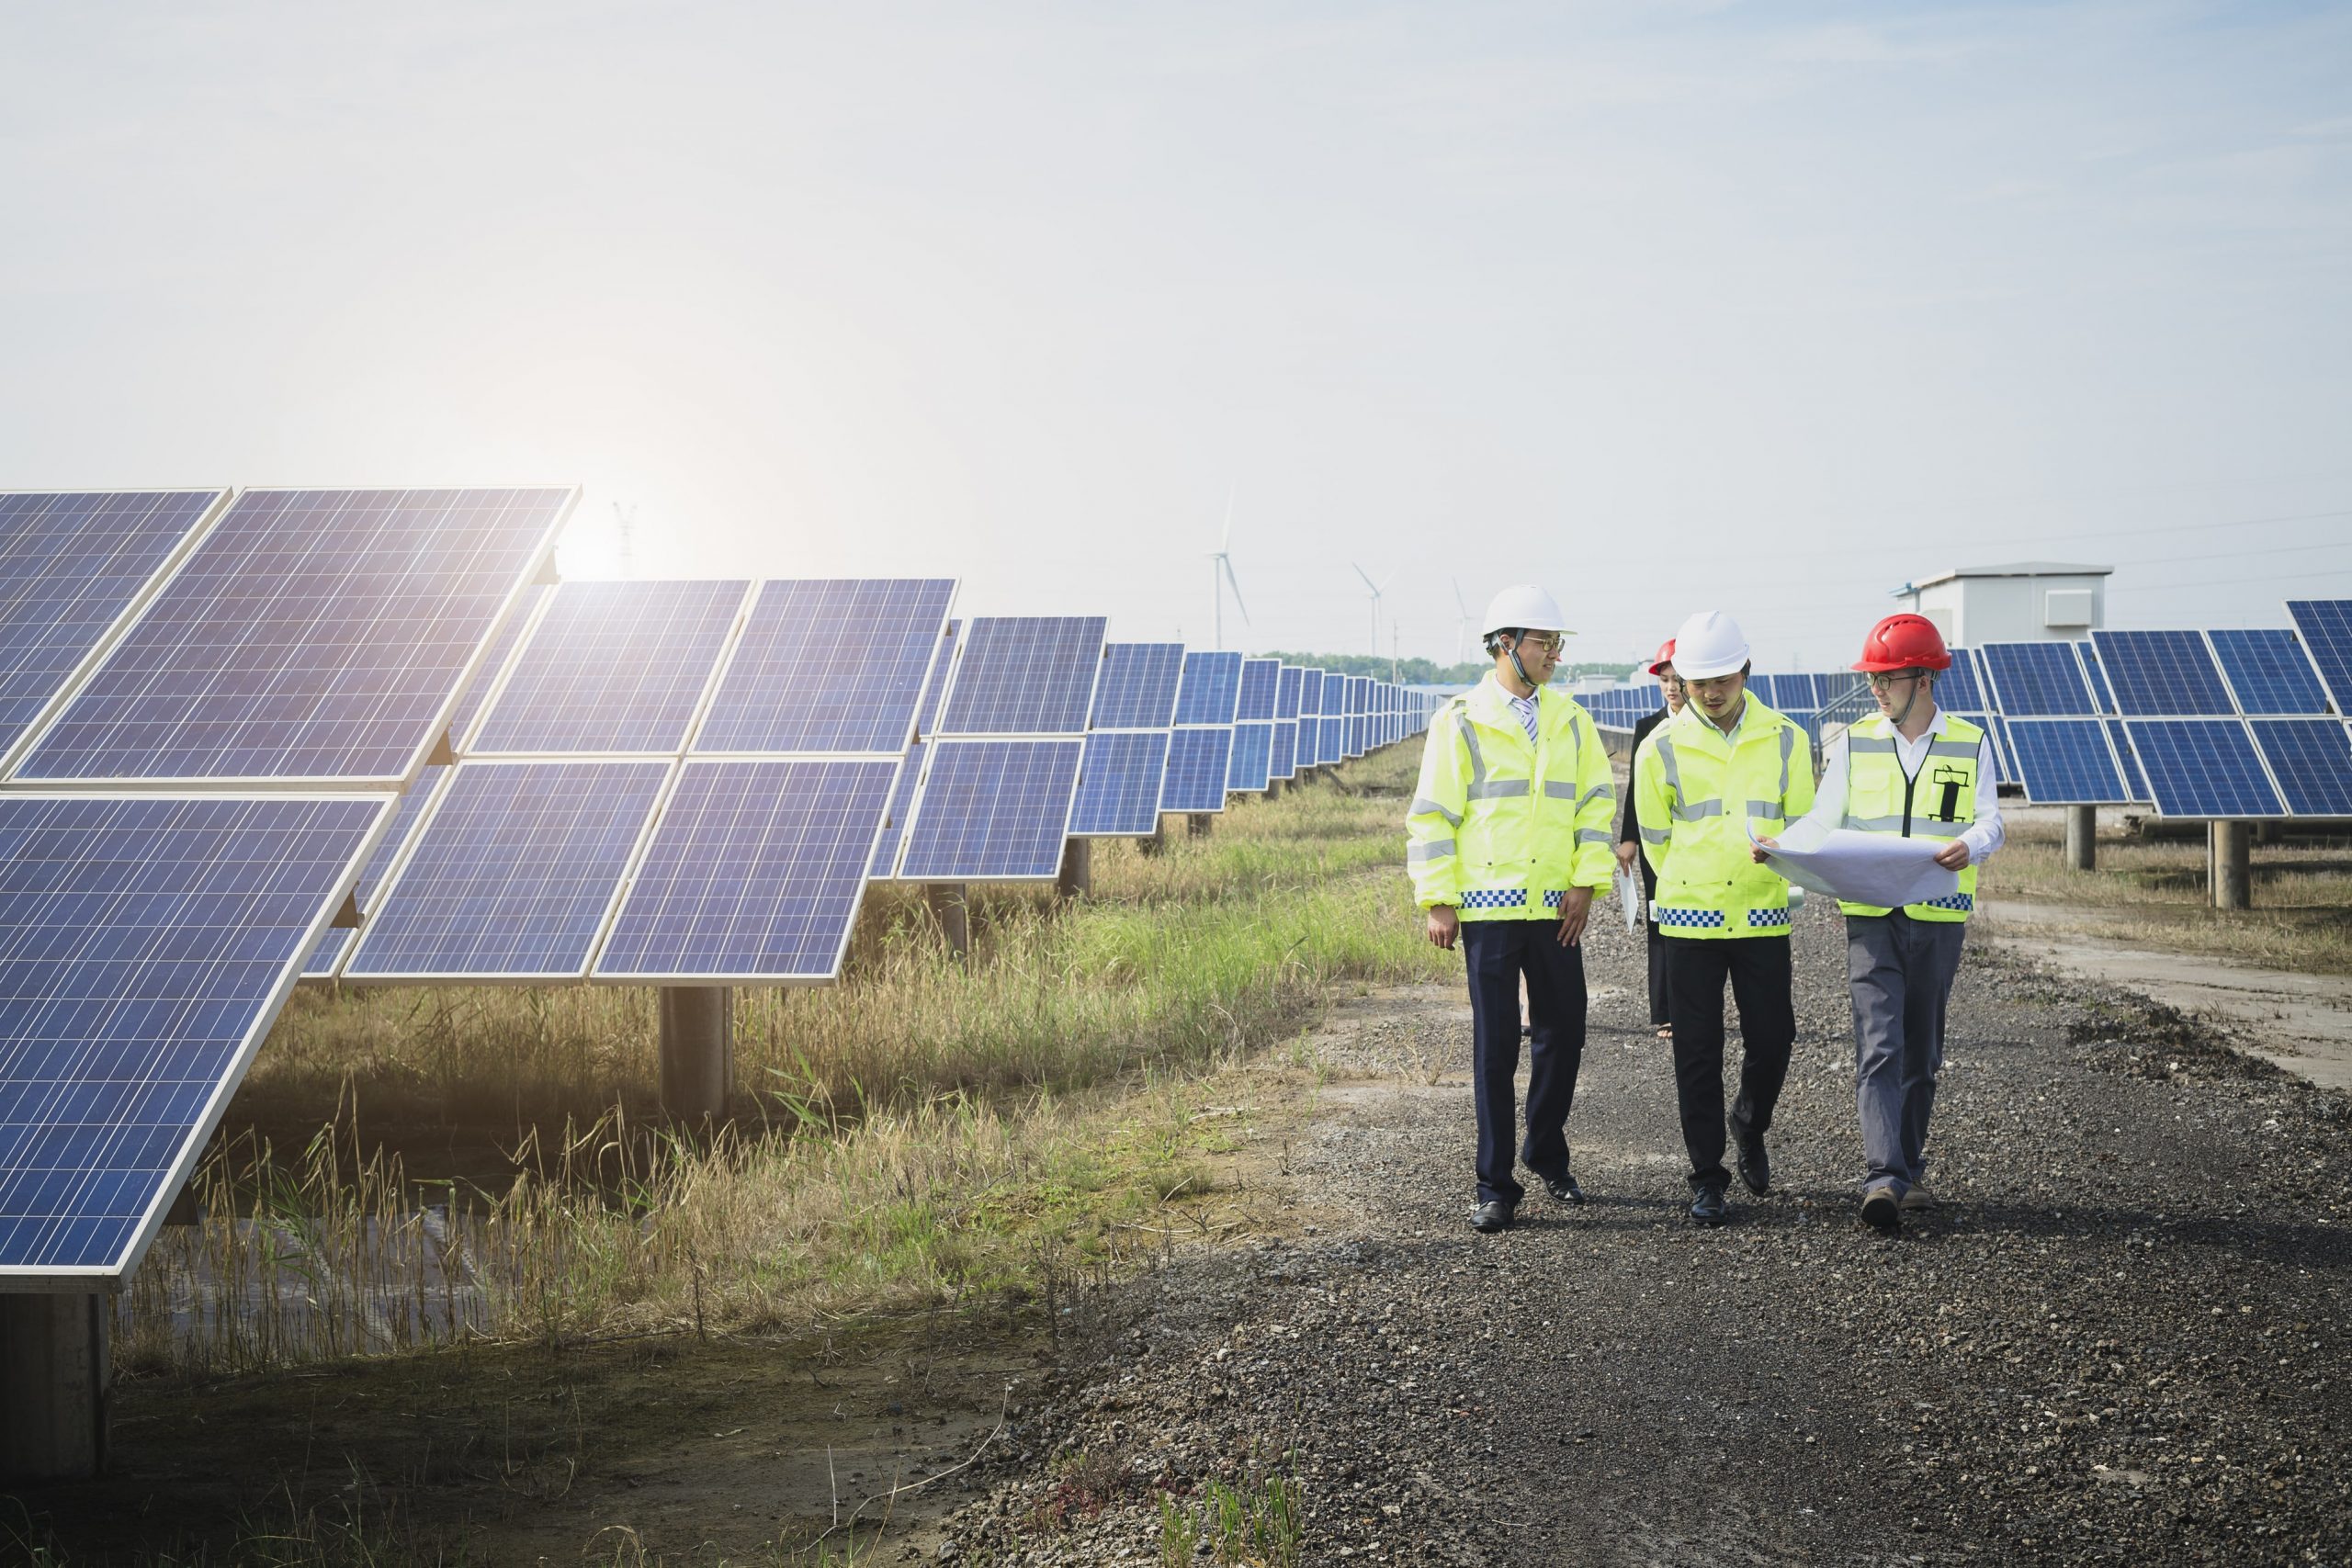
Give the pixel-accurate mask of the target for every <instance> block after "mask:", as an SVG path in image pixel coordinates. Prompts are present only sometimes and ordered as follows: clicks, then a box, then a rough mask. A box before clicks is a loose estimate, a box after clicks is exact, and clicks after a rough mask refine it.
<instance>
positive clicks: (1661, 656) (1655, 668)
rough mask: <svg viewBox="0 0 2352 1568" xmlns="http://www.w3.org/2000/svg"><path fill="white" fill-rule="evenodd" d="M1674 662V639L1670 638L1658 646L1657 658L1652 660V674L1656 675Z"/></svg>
mask: <svg viewBox="0 0 2352 1568" xmlns="http://www.w3.org/2000/svg"><path fill="white" fill-rule="evenodd" d="M1673 662H1674V639H1673V638H1672V637H1668V638H1667V639H1666V640H1665V641H1664V642H1662V643H1659V644H1658V645H1657V658H1655V659H1653V660H1650V673H1651V674H1653V675H1656V674H1657V673H1659V672H1660V671H1663V670H1665V668H1666V667H1667V666H1668V665H1669V664H1671V663H1673Z"/></svg>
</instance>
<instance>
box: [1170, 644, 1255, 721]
mask: <svg viewBox="0 0 2352 1568" xmlns="http://www.w3.org/2000/svg"><path fill="white" fill-rule="evenodd" d="M1240 702H1241V655H1239V654H1238V653H1188V654H1186V655H1184V689H1183V691H1182V693H1181V694H1179V695H1178V696H1177V698H1176V722H1177V723H1179V724H1231V723H1232V722H1233V719H1234V714H1235V711H1236V709H1237V708H1238V706H1239V705H1240Z"/></svg>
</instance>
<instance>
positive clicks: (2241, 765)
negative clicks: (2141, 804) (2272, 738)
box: [2116, 676, 2285, 818]
mask: <svg viewBox="0 0 2352 1568" xmlns="http://www.w3.org/2000/svg"><path fill="white" fill-rule="evenodd" d="M2120 680H2121V677H2120V676H2118V681H2119V689H2118V691H2117V693H2116V695H2117V696H2119V697H2121V696H2122V695H2123V693H2122V691H2121V690H2120ZM2125 700H2127V701H2128V700H2129V699H2128V698H2126V699H2125ZM2124 728H2126V729H2127V730H2129V731H2130V733H2131V749H2132V750H2134V751H2136V752H2138V753H2139V755H2140V767H2141V769H2142V771H2143V772H2144V773H2146V774H2147V775H2148V788H2149V790H2150V792H2151V793H2152V795H2153V796H2154V801H2155V807H2156V810H2157V811H2158V812H2159V813H2161V814H2162V815H2164V816H2166V817H2211V818H2231V817H2278V816H2282V815H2284V814H2285V805H2284V803H2283V802H2282V801H2280V800H2279V798H2278V791H2277V790H2276V789H2275V788H2273V787H2272V786H2271V783H2270V778H2269V775H2268V774H2267V773H2265V772H2264V771H2263V767H2262V759H2261V757H2260V756H2259V755H2257V754H2256V751H2255V749H2254V739H2253V738H2252V737H2251V736H2249V735H2248V734H2247V733H2246V728H2245V720H2244V719H2238V718H2164V719H2144V718H2134V719H2127V720H2125V721H2124Z"/></svg>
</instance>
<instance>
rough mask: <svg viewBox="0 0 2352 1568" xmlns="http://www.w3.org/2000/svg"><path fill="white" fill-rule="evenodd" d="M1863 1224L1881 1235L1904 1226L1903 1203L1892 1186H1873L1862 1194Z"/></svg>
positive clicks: (1891, 1233)
mask: <svg viewBox="0 0 2352 1568" xmlns="http://www.w3.org/2000/svg"><path fill="white" fill-rule="evenodd" d="M1862 1224H1866V1225H1868V1226H1870V1227H1871V1229H1872V1230H1874V1231H1876V1232H1878V1234H1879V1235H1894V1233H1895V1232H1897V1231H1899V1230H1901V1229H1902V1228H1903V1205H1902V1202H1901V1201H1900V1200H1898V1199H1897V1198H1896V1197H1895V1196H1894V1188H1892V1187H1873V1188H1871V1190H1869V1191H1867V1192H1865V1193H1863V1194H1862Z"/></svg>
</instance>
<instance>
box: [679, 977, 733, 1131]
mask: <svg viewBox="0 0 2352 1568" xmlns="http://www.w3.org/2000/svg"><path fill="white" fill-rule="evenodd" d="M734 1078H735V993H734V992H733V991H732V990H730V989H729V988H728V987H725V986H664V987H662V1110H664V1111H668V1112H669V1113H670V1115H671V1116H672V1117H673V1119H674V1120H677V1121H681V1122H708V1121H716V1120H718V1118H720V1117H722V1116H724V1115H726V1114H727V1091H728V1089H729V1086H730V1085H731V1084H732V1083H733V1082H734Z"/></svg>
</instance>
